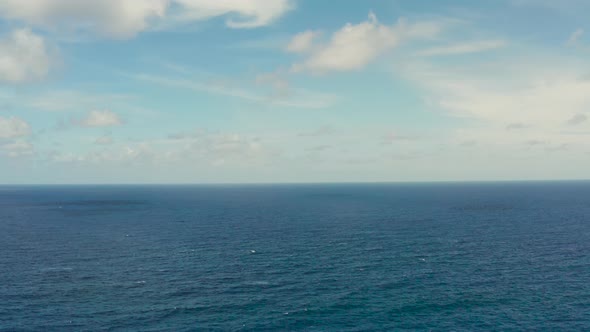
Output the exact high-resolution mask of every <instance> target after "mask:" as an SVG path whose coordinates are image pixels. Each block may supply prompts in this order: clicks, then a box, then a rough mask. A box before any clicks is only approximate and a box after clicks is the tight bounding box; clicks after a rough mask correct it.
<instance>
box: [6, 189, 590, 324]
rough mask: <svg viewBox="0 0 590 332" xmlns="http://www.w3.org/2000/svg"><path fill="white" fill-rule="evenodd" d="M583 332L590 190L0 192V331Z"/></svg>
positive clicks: (588, 313) (589, 268)
mask: <svg viewBox="0 0 590 332" xmlns="http://www.w3.org/2000/svg"><path fill="white" fill-rule="evenodd" d="M404 329H407V330H440V331H446V330H470V331H474V330H580V331H581V330H590V183H589V182H578V183H576V182H554V183H494V184H492V183H489V184H483V183H481V184H476V183H472V184H387V185H386V184H383V185H344V184H342V185H296V186H295V185H291V186H288V185H273V186H100V187H97V186H94V187H93V186H77V187H55V186H53V187H52V186H48V187H0V330H1V331H102V330H109V331H133V330H138V331H271V330H279V331H285V330H293V331H390V330H404Z"/></svg>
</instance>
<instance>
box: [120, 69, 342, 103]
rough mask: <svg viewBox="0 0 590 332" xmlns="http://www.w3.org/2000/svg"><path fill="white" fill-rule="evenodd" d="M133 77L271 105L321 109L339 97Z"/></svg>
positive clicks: (140, 75) (300, 91)
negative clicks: (263, 91) (280, 92)
mask: <svg viewBox="0 0 590 332" xmlns="http://www.w3.org/2000/svg"><path fill="white" fill-rule="evenodd" d="M130 76H131V77H133V78H135V79H136V80H139V81H144V82H149V83H154V84H158V85H162V86H166V87H170V88H181V89H188V90H193V91H198V92H203V93H209V94H214V95H221V96H229V97H234V98H239V99H243V100H247V101H251V102H256V103H262V104H267V105H271V106H281V107H293V108H310V109H319V108H326V107H330V106H332V105H333V104H334V103H335V102H336V100H337V98H336V96H334V95H329V94H320V93H315V92H310V91H307V90H304V89H292V90H291V91H292V92H293V93H292V94H291V95H289V96H285V97H284V98H277V96H273V95H271V96H269V95H265V94H264V93H262V92H260V91H256V90H247V89H244V88H240V87H236V86H234V85H233V84H224V83H223V82H215V81H208V82H200V81H194V80H189V79H184V78H169V77H163V76H158V75H151V74H132V75H130Z"/></svg>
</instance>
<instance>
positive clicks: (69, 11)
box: [0, 0, 169, 38]
mask: <svg viewBox="0 0 590 332" xmlns="http://www.w3.org/2000/svg"><path fill="white" fill-rule="evenodd" d="M168 2H169V1H168V0H142V1H136V0H86V1H78V0H37V1H22V0H4V1H1V2H0V14H1V15H2V16H3V17H4V18H5V19H12V20H18V21H21V22H24V23H26V24H30V25H33V26H37V27H41V28H45V29H48V30H58V29H61V30H66V31H76V30H92V31H94V32H96V33H98V34H100V35H103V36H108V37H113V38H129V37H132V36H134V35H135V34H136V33H138V32H140V31H143V30H145V29H146V28H147V27H148V26H149V20H150V19H152V18H155V17H163V16H164V14H165V11H166V8H167V6H168Z"/></svg>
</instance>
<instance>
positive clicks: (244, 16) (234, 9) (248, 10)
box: [173, 0, 294, 28]
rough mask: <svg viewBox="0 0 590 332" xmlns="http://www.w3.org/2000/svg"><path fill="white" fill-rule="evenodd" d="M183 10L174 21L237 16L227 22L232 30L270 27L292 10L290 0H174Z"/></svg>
mask: <svg viewBox="0 0 590 332" xmlns="http://www.w3.org/2000/svg"><path fill="white" fill-rule="evenodd" d="M174 2H175V3H176V4H177V5H179V6H180V7H181V8H180V10H179V13H177V14H176V15H175V16H174V17H173V19H174V20H179V21H199V20H205V19H209V18H211V17H218V16H223V15H232V14H233V15H235V16H236V17H231V18H229V19H228V20H227V21H226V24H227V26H228V27H230V28H256V27H261V26H265V25H269V24H271V23H273V22H274V21H276V20H277V19H278V18H279V17H281V16H283V15H284V14H285V13H286V12H288V11H289V10H291V9H292V8H293V7H294V5H293V3H292V1H290V0H224V1H211V0H174Z"/></svg>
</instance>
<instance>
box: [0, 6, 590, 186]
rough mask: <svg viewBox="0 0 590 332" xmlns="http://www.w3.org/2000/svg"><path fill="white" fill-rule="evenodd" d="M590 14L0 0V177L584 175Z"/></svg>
mask: <svg viewBox="0 0 590 332" xmlns="http://www.w3.org/2000/svg"><path fill="white" fill-rule="evenodd" d="M589 10H590V2H588V1H583V0H569V1H567V0H564V1H550V0H497V1H467V0H448V1H440V0H423V1H411V0H381V1H376V0H374V1H373V0H367V1H353V0H342V1H327V0H325V1H317V0H225V1H213V0H145V1H144V0H142V1H136V0H86V1H78V0H39V1H35V2H32V1H30V2H29V1H22V0H0V27H1V28H2V29H1V31H0V183H217V182H223V183H228V182H229V183H241V182H341V181H346V182H349V181H462V180H531V179H585V178H588V177H589V176H588V169H590V118H589V116H590V60H588V59H589V58H590V57H589V56H590V36H589V34H590V31H589V30H590V27H589V26H588V23H587V17H585V16H586V15H585V14H586V13H588V12H589ZM586 31H588V33H586Z"/></svg>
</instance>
